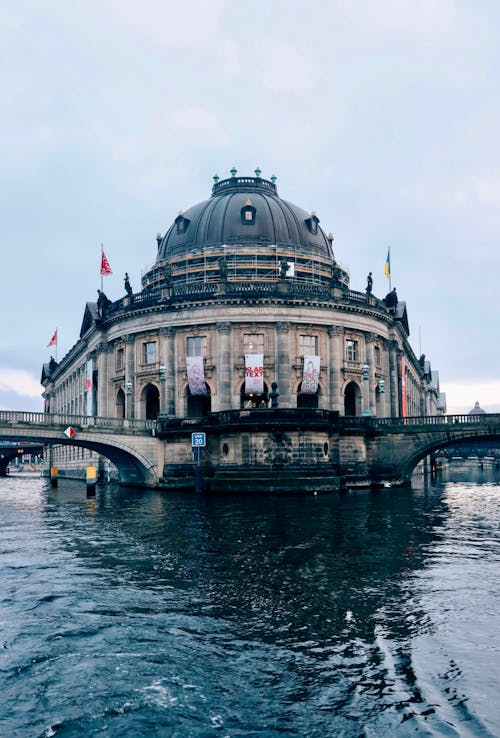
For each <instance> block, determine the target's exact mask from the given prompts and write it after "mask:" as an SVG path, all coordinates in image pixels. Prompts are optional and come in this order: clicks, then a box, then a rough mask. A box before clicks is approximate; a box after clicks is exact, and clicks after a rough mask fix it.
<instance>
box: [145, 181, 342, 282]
mask: <svg viewBox="0 0 500 738" xmlns="http://www.w3.org/2000/svg"><path fill="white" fill-rule="evenodd" d="M231 173H232V174H233V175H234V176H232V177H230V178H229V179H223V180H220V181H219V179H218V178H217V177H214V180H215V184H214V185H213V187H212V196H211V197H210V199H208V200H205V201H204V202H200V203H198V204H197V205H194V206H193V207H191V208H189V209H188V210H186V211H181V212H179V214H178V216H177V217H176V218H175V220H174V222H173V223H172V225H171V226H170V228H169V229H168V231H167V232H166V233H165V234H164V235H163V236H162V235H161V234H158V235H157V242H158V253H157V256H156V262H155V263H154V264H153V266H152V267H149V268H148V269H147V270H146V272H145V273H144V274H143V276H142V286H143V289H145V290H154V289H165V288H168V289H171V288H172V289H173V290H174V292H175V293H176V294H180V293H181V292H183V294H188V293H190V292H193V287H195V291H198V292H200V291H202V290H204V291H205V292H206V291H207V290H208V291H210V290H215V289H216V285H217V284H219V286H220V285H221V284H222V285H224V290H225V291H226V292H227V291H228V290H231V289H232V290H233V291H234V290H235V289H236V285H240V287H239V288H238V289H240V290H243V289H250V287H251V286H252V287H254V288H255V287H257V286H258V285H259V286H260V287H261V288H262V285H264V284H265V283H267V284H268V285H269V284H272V283H279V282H283V281H287V280H288V282H289V283H290V282H293V284H294V285H295V286H296V287H297V289H306V285H311V286H315V287H318V286H319V287H322V288H325V289H329V287H330V286H331V285H339V286H344V287H345V286H347V285H348V284H349V275H348V273H347V271H346V270H345V269H344V268H343V267H342V266H340V265H339V264H337V262H336V261H335V258H334V255H333V250H332V241H333V236H332V235H331V234H329V235H326V234H325V232H324V231H323V230H322V228H321V227H320V225H319V218H318V217H317V215H316V213H315V212H314V211H313V212H310V213H308V212H307V211H306V210H304V209H303V208H300V207H298V206H297V205H293V204H292V203H290V202H287V201H286V200H282V199H281V198H280V197H279V195H278V191H277V189H276V183H275V181H274V180H275V177H271V179H270V180H267V179H262V178H261V177H260V170H259V169H257V170H256V175H257V176H255V177H236V170H235V169H233V170H231ZM203 285H204V286H203ZM217 289H219V288H217ZM219 291H220V290H219Z"/></svg>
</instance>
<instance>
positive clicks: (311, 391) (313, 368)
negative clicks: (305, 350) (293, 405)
mask: <svg viewBox="0 0 500 738" xmlns="http://www.w3.org/2000/svg"><path fill="white" fill-rule="evenodd" d="M319 362H320V357H319V356H304V375H303V377H302V387H301V390H300V391H301V392H302V393H303V394H304V395H315V394H316V392H317V391H318V380H319Z"/></svg>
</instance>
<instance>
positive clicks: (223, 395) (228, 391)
mask: <svg viewBox="0 0 500 738" xmlns="http://www.w3.org/2000/svg"><path fill="white" fill-rule="evenodd" d="M215 327H216V328H217V339H218V340H217V403H216V408H215V407H214V408H213V409H214V410H215V409H217V410H230V409H231V396H232V381H231V380H232V372H231V368H232V365H233V362H232V351H231V335H232V332H231V323H216V324H215Z"/></svg>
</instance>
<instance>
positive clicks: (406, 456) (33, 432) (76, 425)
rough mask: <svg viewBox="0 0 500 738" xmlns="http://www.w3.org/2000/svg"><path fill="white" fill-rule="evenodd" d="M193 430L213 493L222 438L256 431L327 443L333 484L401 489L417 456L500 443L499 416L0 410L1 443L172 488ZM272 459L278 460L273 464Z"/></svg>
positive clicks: (188, 462)
mask: <svg viewBox="0 0 500 738" xmlns="http://www.w3.org/2000/svg"><path fill="white" fill-rule="evenodd" d="M69 429H72V430H71V431H69ZM195 431H204V432H206V434H207V439H208V444H207V445H208V448H209V450H210V453H211V459H210V458H208V457H207V456H205V459H204V461H203V466H204V470H205V473H206V474H207V475H211V476H212V477H213V479H214V480H215V481H214V484H213V485H212V488H213V489H215V490H217V489H218V485H217V474H218V471H217V470H219V471H220V470H221V469H223V466H224V465H223V463H222V462H217V459H219V458H220V457H219V453H218V450H217V449H218V447H219V446H220V445H221V441H222V440H223V438H227V437H229V434H232V437H233V438H234V437H237V436H238V435H241V434H250V435H252V434H255V433H256V432H257V431H258V432H260V433H264V434H265V433H268V435H269V437H270V438H273V439H274V440H273V442H276V444H278V445H279V443H281V441H280V439H283V437H286V434H287V433H289V434H291V433H292V432H297V431H300V432H310V433H312V434H313V436H314V437H315V438H320V437H321V439H323V438H326V439H327V441H328V443H325V444H324V447H325V448H327V449H328V451H327V453H325V458H324V461H323V463H321V464H319V465H318V464H316V466H315V467H314V473H317V472H318V470H319V468H320V467H321V474H322V475H323V477H324V476H325V474H326V476H328V475H331V478H332V480H333V479H334V478H336V479H339V480H340V486H349V485H351V484H359V485H369V484H382V483H385V482H390V483H391V484H394V485H400V484H407V483H409V481H410V477H411V474H412V472H413V470H414V468H415V466H416V465H417V464H418V462H419V461H420V460H421V459H423V458H424V457H426V456H427V455H429V454H431V453H432V452H434V451H437V450H438V449H440V448H444V447H446V446H447V445H450V444H454V443H457V442H459V441H471V442H473V441H474V440H477V439H484V440H486V439H488V440H491V441H493V442H495V443H499V444H500V414H487V413H485V414H482V415H445V416H426V417H407V418H374V417H359V416H358V417H347V416H339V414H338V413H335V412H332V411H328V410H314V409H288V408H276V409H267V408H266V409H262V410H259V409H255V410H228V411H223V412H218V413H209V414H208V415H207V416H206V417H203V418H184V419H181V418H168V417H163V416H160V418H158V420H131V419H126V418H124V419H121V418H103V417H88V416H74V415H61V414H44V413H30V412H28V413H25V412H15V411H0V442H1V441H2V440H3V441H9V440H10V441H16V442H19V443H21V442H32V443H41V444H43V445H46V446H51V445H65V446H81V447H83V448H86V449H90V450H91V451H95V452H97V453H99V454H101V455H103V456H104V457H106V458H108V459H109V460H110V461H111V462H112V463H113V464H114V465H115V466H116V468H117V469H118V472H119V475H120V482H121V484H124V485H137V486H144V487H170V486H175V485H172V484H171V481H172V480H171V479H170V477H169V474H170V471H169V469H171V466H172V465H169V464H166V461H167V459H168V454H169V453H170V452H169V451H168V449H169V448H173V447H174V444H175V448H176V449H179V448H180V447H181V446H182V454H183V456H182V458H183V459H184V462H183V463H184V469H185V470H187V471H186V472H185V473H186V474H187V475H188V476H189V475H190V474H191V475H192V476H194V469H193V461H192V454H191V433H192V432H195ZM321 443H322V441H321ZM169 444H170V445H169ZM212 452H213V453H212ZM176 453H178V451H177V452H176ZM278 457H279V455H278ZM278 457H276V456H275V457H269V458H270V459H271V461H270V462H269V465H268V466H266V464H265V463H259V464H257V463H255V462H250V463H249V462H248V461H245V460H243V459H242V460H240V461H241V463H238V461H236V463H235V464H233V467H232V468H233V470H234V469H235V468H239V466H240V467H245V468H246V473H248V474H250V475H251V474H252V473H253V472H260V473H265V472H266V470H269V471H271V470H272V467H273V464H274V465H275V466H276V468H277V469H278V467H281V468H283V463H284V464H285V466H286V461H285V462H283V458H282V457H279V458H278ZM276 458H278V462H279V463H275V462H276ZM214 459H215V460H216V461H215V462H214ZM252 464H253V465H252ZM291 472H293V469H292V470H291ZM279 473H280V472H279V469H278V474H279ZM221 479H222V477H221ZM221 484H222V483H221ZM187 486H190V484H188V485H187Z"/></svg>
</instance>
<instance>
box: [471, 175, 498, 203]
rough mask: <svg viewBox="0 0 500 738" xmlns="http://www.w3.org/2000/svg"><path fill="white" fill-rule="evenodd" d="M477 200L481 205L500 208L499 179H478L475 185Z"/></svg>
mask: <svg viewBox="0 0 500 738" xmlns="http://www.w3.org/2000/svg"><path fill="white" fill-rule="evenodd" d="M475 191H476V195H477V199H478V200H479V202H480V203H481V204H482V205H492V206H493V207H495V208H498V207H500V177H491V178H484V179H479V180H477V182H476V183H475Z"/></svg>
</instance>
